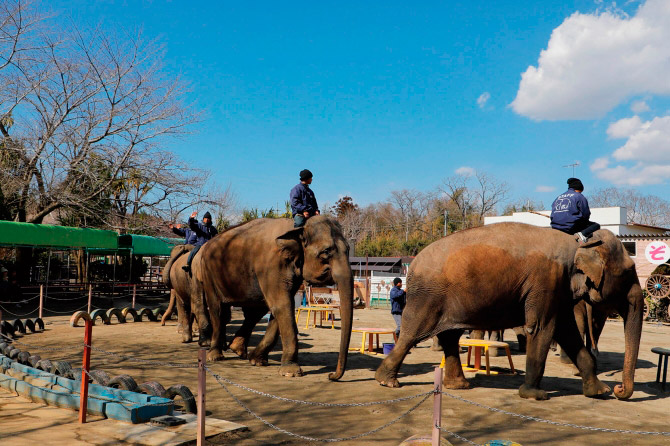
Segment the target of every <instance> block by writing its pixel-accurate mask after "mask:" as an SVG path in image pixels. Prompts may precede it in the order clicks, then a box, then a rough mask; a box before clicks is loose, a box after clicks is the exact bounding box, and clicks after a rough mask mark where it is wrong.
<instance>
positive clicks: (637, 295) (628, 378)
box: [614, 284, 644, 400]
mask: <svg viewBox="0 0 670 446" xmlns="http://www.w3.org/2000/svg"><path fill="white" fill-rule="evenodd" d="M619 312H620V313H621V316H622V317H623V324H624V337H625V339H626V353H625V357H624V364H623V379H622V383H621V384H618V385H616V386H614V395H615V396H616V397H617V398H619V399H621V400H625V399H628V398H630V396H631V395H632V394H633V386H634V378H635V366H636V364H637V355H638V351H639V349H640V336H641V334H642V316H643V313H644V297H643V296H642V288H640V285H639V284H635V285H633V286H632V287H631V289H630V291H629V292H628V304H627V305H625V304H624V305H623V306H622V308H620V309H619Z"/></svg>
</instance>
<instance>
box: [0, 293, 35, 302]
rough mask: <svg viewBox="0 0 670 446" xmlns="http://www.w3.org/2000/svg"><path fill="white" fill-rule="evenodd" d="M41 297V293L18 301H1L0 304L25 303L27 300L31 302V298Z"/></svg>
mask: <svg viewBox="0 0 670 446" xmlns="http://www.w3.org/2000/svg"><path fill="white" fill-rule="evenodd" d="M39 297H40V295H39V294H37V295H35V296H33V297H22V298H21V300H17V301H4V300H2V301H0V304H25V303H26V302H30V301H31V300H35V299H38V298H39Z"/></svg>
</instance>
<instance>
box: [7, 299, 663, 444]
mask: <svg viewBox="0 0 670 446" xmlns="http://www.w3.org/2000/svg"><path fill="white" fill-rule="evenodd" d="M233 318H234V321H233V324H232V325H231V326H230V327H229V333H230V334H232V333H233V332H234V330H235V329H236V326H237V325H236V324H239V323H240V319H241V312H235V313H234V314H233ZM301 321H302V322H303V323H302V324H301V326H300V335H299V341H300V362H301V365H302V368H303V371H304V372H305V375H304V376H303V377H299V378H284V377H280V376H279V375H278V374H277V371H278V367H279V362H278V361H279V359H280V355H281V352H280V346H278V347H277V348H276V349H275V351H274V352H273V353H272V354H271V355H270V365H269V366H268V367H252V366H251V365H249V363H248V362H247V361H244V360H241V359H238V358H237V357H236V356H234V355H233V354H232V353H230V352H228V353H226V359H225V360H224V361H221V362H217V363H214V364H209V366H210V367H211V369H212V370H213V371H215V372H216V373H218V374H220V375H222V376H223V377H226V378H228V379H230V380H232V381H234V382H236V383H239V384H242V385H245V386H249V387H252V388H254V389H257V390H260V391H263V392H268V393H271V394H274V395H279V396H283V397H288V398H294V399H300V400H309V401H320V402H327V403H355V402H370V401H381V400H387V399H392V398H399V397H405V396H411V395H416V394H419V393H423V392H427V391H429V390H431V388H432V383H433V376H434V368H435V366H436V365H439V363H440V360H441V354H440V353H439V352H434V351H431V349H430V345H431V344H430V342H428V341H427V342H424V343H422V344H420V345H419V346H417V347H416V348H414V349H413V350H412V353H411V354H410V355H409V356H408V357H407V359H406V360H405V363H404V365H403V367H402V368H401V373H400V376H399V379H400V382H401V384H402V387H401V388H399V389H388V388H384V387H381V386H379V385H378V384H377V382H376V381H375V380H374V371H375V369H376V368H377V366H378V365H379V363H380V362H381V360H382V359H383V355H381V354H379V355H376V356H371V355H363V354H361V353H359V352H351V353H350V355H349V363H348V367H347V371H346V373H345V375H344V377H343V379H342V380H341V381H340V382H330V381H329V380H328V377H327V376H328V373H329V372H330V371H332V370H334V367H335V364H336V361H337V346H338V343H339V339H340V331H339V327H338V325H339V321H337V322H336V329H335V330H332V329H330V327H328V328H310V329H308V330H305V328H304V317H301ZM47 322H48V323H49V324H48V325H47V330H46V332H44V333H40V334H29V335H26V336H23V337H22V338H21V339H20V341H22V342H24V343H26V344H29V345H31V346H33V347H31V348H26V347H23V348H22V349H24V350H25V349H28V350H30V351H31V353H32V354H40V355H41V356H42V357H43V358H49V359H52V360H53V359H58V360H68V361H71V362H72V363H73V364H76V365H74V366H75V367H76V366H79V363H80V361H81V349H80V348H77V347H73V349H72V351H71V353H56V352H54V353H49V352H46V351H43V350H42V351H41V350H40V348H39V347H63V346H68V345H75V344H77V343H81V342H82V340H83V333H84V330H83V328H71V327H69V325H68V324H67V319H66V318H62V317H61V318H49V319H48V321H47ZM368 326H372V327H380V328H386V327H388V328H392V327H394V323H393V319H392V317H391V315H390V312H389V311H388V310H381V309H373V310H356V311H355V313H354V327H368ZM264 329H265V325H264V324H260V325H259V326H258V327H257V331H256V332H255V333H254V336H253V338H252V340H251V345H255V344H256V343H257V342H258V340H259V339H260V336H261V335H262V333H263V330H264ZM360 336H361V335H360V334H358V333H354V334H353V335H352V340H351V345H352V347H355V346H360V341H361V337H360ZM385 338H386V339H385ZM505 340H507V341H509V342H510V344H511V345H512V350H513V351H512V353H513V360H514V365H515V367H517V368H519V369H520V371H519V372H518V374H517V375H515V376H512V375H492V376H486V375H482V374H477V375H474V374H473V373H466V377H468V378H469V379H470V382H471V384H472V388H471V389H469V390H458V391H450V392H451V393H453V394H454V395H458V396H460V397H462V398H465V399H468V400H470V401H474V402H477V403H479V404H483V405H486V406H491V407H495V408H499V409H503V410H506V411H509V412H514V413H518V414H525V415H531V416H535V417H540V418H543V419H547V420H552V421H557V422H562V423H574V424H578V425H585V426H592V427H599V428H615V429H630V430H642V431H670V428H668V422H667V420H668V409H669V408H670V404H669V401H670V385H669V386H667V387H666V391H665V392H662V391H661V389H660V387H659V386H658V385H656V384H655V382H654V381H655V379H656V362H657V360H658V357H657V356H656V355H655V354H653V353H651V351H650V349H651V348H652V347H655V346H665V347H667V346H668V342H670V326H667V325H658V324H655V323H645V326H644V330H643V334H642V344H641V347H640V355H639V359H638V364H637V373H636V377H635V382H636V386H635V393H634V394H633V397H632V398H631V399H630V400H628V401H618V400H617V399H616V398H614V397H613V396H609V397H606V398H603V399H591V398H586V397H584V396H582V395H581V380H580V378H579V377H576V376H574V375H573V370H572V366H568V365H564V364H561V363H560V362H559V360H558V356H557V355H556V354H555V353H552V352H550V353H549V358H548V360H547V367H546V371H545V375H544V379H543V381H542V387H543V388H544V389H546V390H547V391H549V392H550V396H551V399H550V400H548V401H528V400H523V399H521V398H520V397H519V396H518V393H517V389H518V387H519V386H520V385H521V384H522V382H523V370H524V369H525V356H524V355H523V354H520V353H518V352H515V351H514V349H515V347H516V340H515V338H514V335H513V332H512V331H511V330H508V331H507V332H506V333H505ZM382 342H390V335H386V336H384V335H383V336H382ZM93 344H94V346H96V347H98V348H101V349H104V350H108V351H112V352H118V353H120V354H124V355H128V356H132V357H135V358H140V359H146V360H156V361H172V362H181V363H193V364H195V362H196V358H197V344H196V343H192V344H182V343H181V342H180V335H179V334H178V333H177V330H176V321H170V322H168V324H167V325H166V326H164V327H161V326H160V325H159V324H158V323H150V322H142V323H132V322H128V323H126V324H123V325H120V324H117V323H114V324H113V325H109V326H95V327H94V328H93ZM599 347H600V352H601V354H600V358H599V377H600V379H601V380H603V381H604V382H606V383H607V384H609V385H610V387H612V386H614V384H616V383H619V382H620V379H621V367H622V364H623V351H624V345H623V323H622V322H621V321H616V320H611V321H608V322H607V324H606V326H605V330H604V333H603V335H602V338H601V341H600V345H599ZM462 359H463V360H465V354H463V355H462ZM482 362H483V361H482ZM491 365H492V366H494V367H499V368H501V369H503V368H505V367H508V364H507V358H506V357H503V356H501V357H494V358H491ZM91 366H92V367H93V368H99V369H102V370H105V371H107V372H109V373H110V374H112V375H116V374H120V373H127V374H129V375H131V376H133V377H134V378H135V380H136V381H137V382H138V383H141V382H144V381H148V380H156V381H159V382H160V383H162V384H163V386H164V387H166V388H167V387H168V386H169V385H173V384H185V385H187V386H189V387H190V388H191V390H193V392H194V393H195V390H196V388H197V385H196V373H197V372H196V370H193V369H177V368H169V367H165V366H147V365H146V364H141V363H133V362H130V361H127V360H123V359H121V358H118V357H113V356H106V355H104V354H102V353H99V352H93V355H92V361H91ZM230 390H231V392H232V393H233V394H234V395H236V396H237V397H238V398H240V400H241V401H242V402H243V403H244V404H246V405H248V407H249V408H250V409H251V410H252V411H253V412H255V413H256V414H257V415H258V416H260V417H263V418H264V419H265V420H267V421H268V422H270V423H273V424H275V425H277V426H279V427H281V428H282V429H286V430H288V431H291V432H295V433H299V434H302V435H306V436H310V437H315V438H333V437H348V436H352V435H356V434H359V433H363V432H366V431H370V430H373V429H376V428H378V427H380V426H382V425H384V424H386V423H387V422H388V421H390V420H391V419H393V418H395V417H397V416H398V415H400V414H403V413H405V412H406V411H407V410H408V409H409V408H411V407H412V406H413V405H414V404H415V403H417V402H418V401H419V400H418V399H414V400H410V401H403V402H399V403H395V404H389V405H375V406H368V407H350V408H340V407H316V406H304V405H296V404H294V403H289V402H282V401H278V400H271V399H267V398H264V397H262V396H258V395H254V394H251V393H249V392H246V391H244V390H242V389H239V388H235V387H230ZM432 406H433V405H432V397H430V399H429V400H427V401H425V402H424V403H423V404H421V405H420V406H419V407H418V408H417V409H416V410H415V411H414V412H412V413H411V414H409V415H408V416H406V417H405V418H403V419H401V420H400V421H399V422H398V423H396V424H393V425H392V426H390V427H388V428H386V429H384V430H382V431H380V432H377V433H375V434H373V435H370V436H367V437H365V438H361V439H357V440H350V441H344V442H341V443H339V444H342V445H347V446H351V445H397V444H399V443H400V442H401V441H402V440H403V439H406V438H408V437H410V436H412V435H415V434H420V433H429V432H430V430H431V417H432ZM207 412H208V414H211V415H212V416H214V417H217V418H221V419H225V420H229V421H234V422H237V423H240V424H244V425H247V426H249V429H250V430H249V431H248V432H246V433H242V434H236V435H233V436H229V437H228V438H217V439H215V440H214V442H213V443H212V444H228V445H237V446H256V445H311V444H317V443H316V442H309V441H305V440H302V439H296V438H292V437H290V436H288V435H286V434H284V433H281V432H277V431H275V430H273V429H272V428H270V427H268V426H266V425H264V424H263V423H262V422H261V421H259V420H257V419H256V418H253V417H252V416H250V415H249V414H248V413H247V412H246V411H245V410H243V409H242V408H241V407H240V406H239V405H238V404H237V403H236V402H235V401H234V400H233V399H232V398H231V397H230V396H229V395H228V394H227V393H226V391H225V390H224V389H223V388H222V387H221V386H220V385H219V384H218V383H217V382H216V381H215V380H214V379H213V378H211V377H208V380H207ZM2 423H3V421H2V417H0V431H1V430H2ZM442 425H443V427H445V428H446V429H449V430H451V431H453V432H456V433H458V434H459V435H461V436H463V437H465V438H467V439H468V440H470V441H472V442H475V443H477V444H482V443H485V442H487V441H489V440H493V439H502V440H513V441H516V442H518V443H520V444H522V445H524V446H528V445H546V446H550V445H551V446H553V445H556V446H557V445H566V444H575V445H586V444H588V445H611V444H635V445H658V444H670V437H667V436H652V435H631V434H612V433H606V432H598V431H588V430H581V429H576V428H573V427H567V426H554V425H548V424H545V423H538V422H534V421H528V420H523V419H520V418H514V417H511V416H509V415H506V414H500V413H494V412H491V411H489V410H487V409H486V408H482V407H476V406H473V405H470V404H468V403H466V402H463V401H460V400H455V399H452V398H450V397H447V396H445V397H444V399H443V415H442ZM26 428H28V426H26ZM444 438H446V439H448V440H449V441H450V442H451V443H453V444H454V445H460V444H465V443H463V442H462V441H461V440H458V439H455V438H453V437H449V436H448V435H447V434H444ZM16 440H19V439H16ZM50 444H51V443H50Z"/></svg>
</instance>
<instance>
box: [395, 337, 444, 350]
mask: <svg viewBox="0 0 670 446" xmlns="http://www.w3.org/2000/svg"><path fill="white" fill-rule="evenodd" d="M395 342H398V340H397V339H396V340H395ZM430 349H431V350H432V351H434V352H441V351H442V347H441V346H440V341H439V339H437V336H433V345H431V346H430Z"/></svg>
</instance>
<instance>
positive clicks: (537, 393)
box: [519, 384, 549, 401]
mask: <svg viewBox="0 0 670 446" xmlns="http://www.w3.org/2000/svg"><path fill="white" fill-rule="evenodd" d="M519 396H520V397H521V398H527V399H536V400H538V401H544V400H548V399H549V395H548V394H547V392H545V391H544V390H542V389H538V388H535V387H530V386H529V385H528V384H523V385H522V386H521V387H519Z"/></svg>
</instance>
